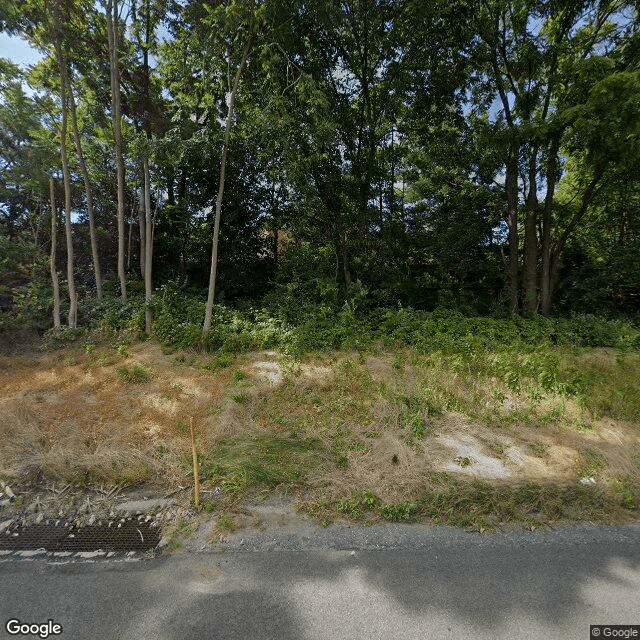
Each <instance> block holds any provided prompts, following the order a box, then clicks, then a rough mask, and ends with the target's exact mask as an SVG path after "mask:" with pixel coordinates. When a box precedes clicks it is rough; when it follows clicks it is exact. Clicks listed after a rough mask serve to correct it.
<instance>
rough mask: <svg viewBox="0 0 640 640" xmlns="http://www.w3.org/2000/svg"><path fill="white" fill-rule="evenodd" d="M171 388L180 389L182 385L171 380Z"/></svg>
mask: <svg viewBox="0 0 640 640" xmlns="http://www.w3.org/2000/svg"><path fill="white" fill-rule="evenodd" d="M171 388H172V389H174V390H175V391H182V385H181V384H180V383H179V382H172V383H171Z"/></svg>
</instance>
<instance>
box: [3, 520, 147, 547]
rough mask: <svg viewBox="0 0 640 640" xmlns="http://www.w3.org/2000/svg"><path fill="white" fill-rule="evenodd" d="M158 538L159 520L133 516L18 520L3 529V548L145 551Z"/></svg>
mask: <svg viewBox="0 0 640 640" xmlns="http://www.w3.org/2000/svg"><path fill="white" fill-rule="evenodd" d="M159 542H160V528H159V527H158V526H157V524H156V523H154V522H153V521H151V522H147V521H144V520H142V521H141V520H136V519H133V518H126V519H125V518H123V519H122V520H110V521H108V522H105V523H104V524H103V523H98V524H93V525H86V526H82V527H78V526H76V525H75V524H74V523H73V522H68V521H67V522H64V521H60V520H58V521H56V522H50V521H49V522H45V523H41V524H30V525H25V526H22V524H21V523H18V522H16V523H15V524H13V525H9V526H8V527H7V528H6V529H5V530H4V531H3V532H2V533H0V551H26V550H35V549H44V550H45V551H71V552H78V551H146V550H147V549H154V548H155V547H156V546H157V545H158V543H159Z"/></svg>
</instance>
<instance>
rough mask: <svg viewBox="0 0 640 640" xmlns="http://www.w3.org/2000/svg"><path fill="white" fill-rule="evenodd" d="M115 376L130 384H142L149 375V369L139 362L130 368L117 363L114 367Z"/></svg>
mask: <svg viewBox="0 0 640 640" xmlns="http://www.w3.org/2000/svg"><path fill="white" fill-rule="evenodd" d="M116 377H117V378H118V379H119V380H122V381H124V382H129V383H131V384H142V383H143V382H147V381H148V380H149V378H150V377H151V369H150V368H149V367H145V366H144V365H143V364H139V363H136V364H134V365H132V366H131V368H130V369H129V368H127V367H126V366H125V365H123V364H119V365H118V366H117V367H116Z"/></svg>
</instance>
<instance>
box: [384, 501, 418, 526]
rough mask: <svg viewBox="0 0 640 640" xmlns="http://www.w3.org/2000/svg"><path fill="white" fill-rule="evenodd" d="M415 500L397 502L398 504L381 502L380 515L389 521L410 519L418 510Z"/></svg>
mask: <svg viewBox="0 0 640 640" xmlns="http://www.w3.org/2000/svg"><path fill="white" fill-rule="evenodd" d="M418 507H419V505H418V503H417V502H407V501H404V502H399V503H398V504H382V505H380V507H379V510H380V515H381V516H382V517H383V518H384V519H385V520H389V522H399V521H402V520H412V519H413V517H414V516H415V514H416V513H417V511H418Z"/></svg>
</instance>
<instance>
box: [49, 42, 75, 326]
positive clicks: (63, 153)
mask: <svg viewBox="0 0 640 640" xmlns="http://www.w3.org/2000/svg"><path fill="white" fill-rule="evenodd" d="M54 48H55V52H56V58H57V61H58V70H59V73H60V101H61V108H62V123H61V126H60V158H61V160H62V178H63V182H64V212H65V213H64V227H65V232H66V240H67V284H68V286H69V327H70V328H72V329H75V327H76V323H77V317H78V294H77V293H76V282H75V276H74V273H73V233H72V231H71V176H70V174H69V158H68V154H67V128H68V122H67V120H68V116H67V112H68V109H69V107H68V101H67V83H66V82H65V78H66V75H67V60H66V58H65V56H64V54H63V52H62V47H61V45H60V41H59V39H57V38H56V40H55V43H54Z"/></svg>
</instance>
